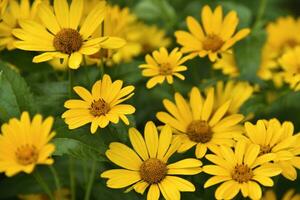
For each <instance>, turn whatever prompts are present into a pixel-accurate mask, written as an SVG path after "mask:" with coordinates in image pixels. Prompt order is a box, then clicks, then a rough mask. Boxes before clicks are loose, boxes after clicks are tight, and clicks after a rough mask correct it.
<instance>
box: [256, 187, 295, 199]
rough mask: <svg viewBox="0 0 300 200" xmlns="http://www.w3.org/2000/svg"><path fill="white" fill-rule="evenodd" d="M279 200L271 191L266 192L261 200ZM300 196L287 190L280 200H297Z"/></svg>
mask: <svg viewBox="0 0 300 200" xmlns="http://www.w3.org/2000/svg"><path fill="white" fill-rule="evenodd" d="M279 199H280V198H277V196H276V193H275V192H274V191H273V190H267V191H266V192H265V193H264V195H263V197H262V198H261V200H279ZM299 199H300V194H299V193H296V191H295V190H294V189H289V190H288V191H287V192H285V193H284V194H283V196H282V198H281V200H299Z"/></svg>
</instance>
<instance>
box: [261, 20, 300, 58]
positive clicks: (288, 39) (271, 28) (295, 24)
mask: <svg viewBox="0 0 300 200" xmlns="http://www.w3.org/2000/svg"><path fill="white" fill-rule="evenodd" d="M266 31H267V44H268V45H269V46H270V50H272V51H273V52H276V53H277V55H278V56H280V55H281V54H282V53H284V51H285V50H288V49H290V48H294V47H296V46H297V45H300V35H299V34H298V33H299V32H300V18H299V19H294V18H293V17H291V16H288V17H280V18H278V19H277V20H276V22H271V23H269V24H268V26H267V28H266Z"/></svg>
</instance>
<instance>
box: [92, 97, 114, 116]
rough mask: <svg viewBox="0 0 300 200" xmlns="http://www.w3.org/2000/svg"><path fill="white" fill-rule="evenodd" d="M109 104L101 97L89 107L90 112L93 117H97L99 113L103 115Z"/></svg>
mask: <svg viewBox="0 0 300 200" xmlns="http://www.w3.org/2000/svg"><path fill="white" fill-rule="evenodd" d="M109 110H110V106H109V104H108V103H106V102H105V101H104V100H103V99H99V100H98V101H94V102H93V103H92V104H91V107H90V113H91V114H92V115H94V116H95V117H99V116H101V115H105V114H107V113H108V112H109Z"/></svg>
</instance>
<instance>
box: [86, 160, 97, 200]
mask: <svg viewBox="0 0 300 200" xmlns="http://www.w3.org/2000/svg"><path fill="white" fill-rule="evenodd" d="M95 173H96V161H93V163H92V169H91V173H90V177H89V181H88V183H87V186H86V190H85V195H84V200H90V196H91V192H92V187H93V183H94V179H95Z"/></svg>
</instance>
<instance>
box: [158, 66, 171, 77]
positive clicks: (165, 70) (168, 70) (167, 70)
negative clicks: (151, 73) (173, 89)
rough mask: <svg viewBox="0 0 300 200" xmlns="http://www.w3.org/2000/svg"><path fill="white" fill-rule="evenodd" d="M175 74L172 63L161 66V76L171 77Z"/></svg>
mask: <svg viewBox="0 0 300 200" xmlns="http://www.w3.org/2000/svg"><path fill="white" fill-rule="evenodd" d="M172 72H173V68H172V65H171V64H170V63H162V64H160V68H159V73H160V74H161V75H171V74H172Z"/></svg>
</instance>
